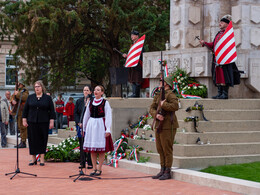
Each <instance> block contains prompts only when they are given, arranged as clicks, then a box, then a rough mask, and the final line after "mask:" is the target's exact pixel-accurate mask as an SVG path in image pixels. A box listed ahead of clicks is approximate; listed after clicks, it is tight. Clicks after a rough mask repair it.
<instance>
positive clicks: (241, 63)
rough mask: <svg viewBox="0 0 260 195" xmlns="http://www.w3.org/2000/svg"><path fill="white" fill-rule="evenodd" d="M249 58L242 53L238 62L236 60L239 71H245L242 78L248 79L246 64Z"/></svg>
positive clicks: (238, 57)
mask: <svg viewBox="0 0 260 195" xmlns="http://www.w3.org/2000/svg"><path fill="white" fill-rule="evenodd" d="M246 59H247V56H246V55H245V54H242V53H238V54H237V60H236V65H237V68H238V70H240V71H245V74H241V78H247V77H248V66H246V65H247V63H246Z"/></svg>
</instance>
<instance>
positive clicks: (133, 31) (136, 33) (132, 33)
mask: <svg viewBox="0 0 260 195" xmlns="http://www.w3.org/2000/svg"><path fill="white" fill-rule="evenodd" d="M131 35H139V32H138V31H137V30H132V32H131Z"/></svg>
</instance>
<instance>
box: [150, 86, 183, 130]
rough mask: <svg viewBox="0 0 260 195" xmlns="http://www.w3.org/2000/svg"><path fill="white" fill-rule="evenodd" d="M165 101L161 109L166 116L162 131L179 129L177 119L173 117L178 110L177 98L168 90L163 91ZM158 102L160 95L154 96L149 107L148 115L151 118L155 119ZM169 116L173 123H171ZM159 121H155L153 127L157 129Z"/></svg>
mask: <svg viewBox="0 0 260 195" xmlns="http://www.w3.org/2000/svg"><path fill="white" fill-rule="evenodd" d="M165 99H166V101H165V102H164V103H163V105H162V107H161V108H162V109H163V110H164V111H166V115H165V116H164V121H163V126H162V130H172V129H175V128H178V127H179V123H178V120H177V117H176V115H175V111H177V110H178V109H179V104H178V98H177V97H176V96H175V94H174V93H173V92H172V91H171V90H170V89H168V90H166V91H165ZM159 102H160V93H159V94H156V95H155V96H154V98H153V103H152V105H151V107H150V111H149V112H150V114H151V115H152V117H153V118H155V115H156V111H157V107H158V104H159ZM171 113H172V114H171ZM171 115H172V118H173V121H172V122H171ZM158 123H159V120H156V124H155V126H156V127H157V126H158Z"/></svg>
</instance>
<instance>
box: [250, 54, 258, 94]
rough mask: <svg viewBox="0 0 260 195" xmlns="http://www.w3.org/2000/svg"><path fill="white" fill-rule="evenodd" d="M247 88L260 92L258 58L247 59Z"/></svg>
mask: <svg viewBox="0 0 260 195" xmlns="http://www.w3.org/2000/svg"><path fill="white" fill-rule="evenodd" d="M249 70H250V77H249V79H248V80H249V83H248V84H249V86H250V88H251V89H253V90H254V91H256V92H260V58H251V59H249Z"/></svg>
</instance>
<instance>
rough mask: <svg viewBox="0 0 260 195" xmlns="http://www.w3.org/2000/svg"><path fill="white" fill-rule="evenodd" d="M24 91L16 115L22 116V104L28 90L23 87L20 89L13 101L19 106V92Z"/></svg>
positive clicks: (27, 94)
mask: <svg viewBox="0 0 260 195" xmlns="http://www.w3.org/2000/svg"><path fill="white" fill-rule="evenodd" d="M23 89H25V91H24V92H23V94H22V99H21V105H20V109H19V112H18V115H22V113H23V107H24V104H25V102H26V100H27V98H28V96H29V91H28V89H26V88H25V87H22V88H20V89H19V92H18V93H17V94H16V95H15V99H16V101H17V104H19V100H20V96H21V91H22V90H23Z"/></svg>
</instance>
